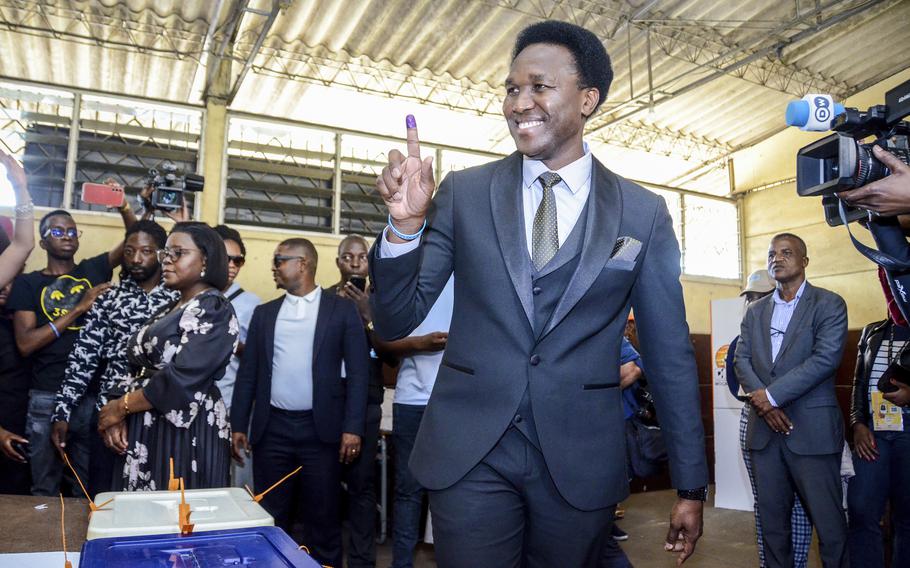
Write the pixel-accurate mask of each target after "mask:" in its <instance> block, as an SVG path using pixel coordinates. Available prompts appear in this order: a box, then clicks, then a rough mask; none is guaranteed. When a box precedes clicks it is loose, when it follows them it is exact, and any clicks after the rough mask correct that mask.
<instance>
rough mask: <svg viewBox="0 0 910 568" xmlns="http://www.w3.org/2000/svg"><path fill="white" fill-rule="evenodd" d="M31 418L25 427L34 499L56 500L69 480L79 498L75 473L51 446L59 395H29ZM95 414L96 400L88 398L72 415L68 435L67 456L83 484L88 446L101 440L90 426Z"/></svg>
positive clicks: (30, 392) (34, 391) (86, 474)
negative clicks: (52, 422)
mask: <svg viewBox="0 0 910 568" xmlns="http://www.w3.org/2000/svg"><path fill="white" fill-rule="evenodd" d="M28 396H29V399H28V417H27V418H26V423H25V437H26V438H28V442H29V444H28V459H29V465H31V470H32V495H44V496H48V497H56V496H57V495H58V494H59V493H60V485H61V481H63V478H64V477H66V478H67V480H68V481H69V484H70V489H71V490H72V492H73V495H75V496H77V497H79V496H81V494H82V490H81V489H79V484H78V483H77V482H76V480H75V479H73V477H72V473H71V472H70V470H69V468H68V467H66V464H65V463H63V460H62V459H61V458H60V454H59V453H58V452H57V448H55V447H54V444H53V442H51V416H52V415H53V413H54V398H55V397H56V393H53V392H49V391H38V390H31V391H29V393H28ZM94 410H95V397H94V396H91V395H86V396H85V397H83V399H82V401H81V402H80V403H79V404H78V405H77V406H76V407H75V408H73V411H72V413H71V414H70V421H69V431H68V433H67V439H66V455H67V456H68V457H69V459H70V463H72V464H73V468H74V469H75V470H76V473H78V474H79V478H80V479H82V481H83V482H85V480H87V479H88V463H89V444H90V443H91V439H92V438H93V437H94V438H98V437H100V436H99V434H98V430H91V429H90V428H89V424H90V423H91V419H92V412H94Z"/></svg>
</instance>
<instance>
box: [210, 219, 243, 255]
mask: <svg viewBox="0 0 910 568" xmlns="http://www.w3.org/2000/svg"><path fill="white" fill-rule="evenodd" d="M215 232H216V233H218V234H219V235H220V236H221V240H224V241H227V240H231V241H234V242H235V243H237V246H239V247H240V254H242V255H243V256H246V246H244V244H243V239H242V238H240V231H238V230H237V229H235V228H233V227H228V226H227V225H218V226H217V227H215Z"/></svg>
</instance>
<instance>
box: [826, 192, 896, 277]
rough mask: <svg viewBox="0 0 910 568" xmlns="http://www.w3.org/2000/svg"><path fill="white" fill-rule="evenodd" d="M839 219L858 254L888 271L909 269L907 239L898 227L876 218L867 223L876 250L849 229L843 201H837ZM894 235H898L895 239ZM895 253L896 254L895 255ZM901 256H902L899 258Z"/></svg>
mask: <svg viewBox="0 0 910 568" xmlns="http://www.w3.org/2000/svg"><path fill="white" fill-rule="evenodd" d="M838 209H839V210H840V218H841V221H843V222H844V227H846V228H847V234H848V235H850V240H851V241H853V246H854V247H855V248H856V250H857V251H859V253H860V254H862V255H863V256H865V257H866V258H868V259H869V260H871V261H872V262H874V263H875V264H877V265H879V266H881V267H882V268H884V269H885V270H888V271H898V272H905V271H910V247H908V246H907V239H906V238H905V237H904V235H903V232H902V231H901V230H900V227H899V226H897V225H895V226H893V227H890V226H884V225H882V224H881V223H879V222H877V221H876V220H872V221H871V222H870V223H869V232H870V233H872V237H873V238H874V239H875V242H876V244H877V245H878V247H879V248H878V250H876V249H874V248H872V247H870V246H867V245H865V244H863V243H861V242H860V241H859V240H858V239H857V238H856V237H855V236H853V231H851V230H850V224H849V223H848V222H847V211H846V210H845V209H844V202H843V201H840V202H839V203H838ZM895 237H898V238H897V239H895ZM895 254H897V255H898V256H895ZM899 257H903V258H899Z"/></svg>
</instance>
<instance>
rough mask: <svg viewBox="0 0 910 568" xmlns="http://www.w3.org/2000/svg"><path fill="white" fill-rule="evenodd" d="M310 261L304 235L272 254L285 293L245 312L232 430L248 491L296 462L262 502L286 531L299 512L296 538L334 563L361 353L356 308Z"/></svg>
mask: <svg viewBox="0 0 910 568" xmlns="http://www.w3.org/2000/svg"><path fill="white" fill-rule="evenodd" d="M316 262H317V255H316V249H315V247H313V244H312V243H311V242H310V241H308V240H306V239H288V240H286V241H284V242H282V243H281V244H280V245H278V248H277V249H276V250H275V255H274V257H273V259H272V274H273V276H274V278H275V283H276V284H277V286H278V288H283V289H284V290H286V291H287V294H285V295H284V296H282V297H280V298H278V299H276V300H272V301H271V302H268V303H265V304H263V305H261V306H259V307H257V308H256V310H255V311H254V312H253V317H252V319H251V320H250V328H249V333H248V335H247V341H246V347H245V350H244V354H243V359H242V360H241V363H240V369H239V370H238V372H237V383H236V385H235V386H234V398H233V404H232V410H231V428H232V430H233V449H234V457H235V458H236V459H238V460H239V461H241V462H242V460H243V455H244V454H246V455H249V452H250V448H251V447H252V452H253V458H254V459H253V482H254V485H255V489H256V491H260V492H261V491H265V490H266V489H268V488H269V487H271V486H272V484H274V483H275V482H277V481H278V480H279V479H281V478H282V477H284V476H285V475H286V474H288V473H290V472H292V471H294V470H295V469H296V468H297V467H298V466H303V469H302V470H301V471H300V473H299V474H297V475H296V476H294V477H292V478H291V479H289V480H287V481H285V482H284V483H283V484H281V485H279V486H278V487H276V488H275V489H273V490H272V491H271V492H270V493H268V494H267V495H266V496H265V498H264V499H263V501H262V505H263V506H264V507H265V509H266V510H267V511H268V512H269V513H270V514H271V515H272V516H273V517H275V524H276V525H277V526H279V527H281V528H283V529H284V530H285V531H287V532H288V533H290V531H291V527H292V525H293V521H294V519H293V513H294V511H295V510H297V511H299V512H300V513H301V516H302V519H300V520H301V521H303V524H304V537H303V544H305V545H306V546H307V547H309V549H310V552H311V553H312V555H313V557H314V558H315V559H316V560H318V561H319V562H320V563H322V564H328V565H331V566H341V519H340V494H341V469H340V464H341V463H350V462H351V461H352V460H353V459H355V458H356V457H357V455H358V453H359V452H360V440H361V436H362V435H363V431H364V421H365V419H366V403H367V382H368V375H369V370H368V357H369V356H368V351H367V345H366V335H365V334H364V333H363V324H362V322H361V320H360V316H359V315H358V314H357V308H356V306H355V305H354V303H353V302H351V301H350V300H345V299H343V298H339V297H338V296H336V295H335V294H329V293H323V291H322V289H321V288H319V287H317V286H316V282H315V275H316ZM342 364H343V365H344V376H343V377H342ZM254 402H255V403H256V404H255V410H253V403H254ZM251 410H253V419H252V428H250V429H249V432H250V436H249V440H248V439H247V435H246V432H247V431H248V427H249V425H250V412H251Z"/></svg>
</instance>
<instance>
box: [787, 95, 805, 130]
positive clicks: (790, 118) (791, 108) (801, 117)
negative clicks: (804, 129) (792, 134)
mask: <svg viewBox="0 0 910 568" xmlns="http://www.w3.org/2000/svg"><path fill="white" fill-rule="evenodd" d="M786 120H787V126H805V125H806V122H808V121H809V103H807V102H806V101H803V100H799V101H790V102H789V103H787V114H786Z"/></svg>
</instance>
